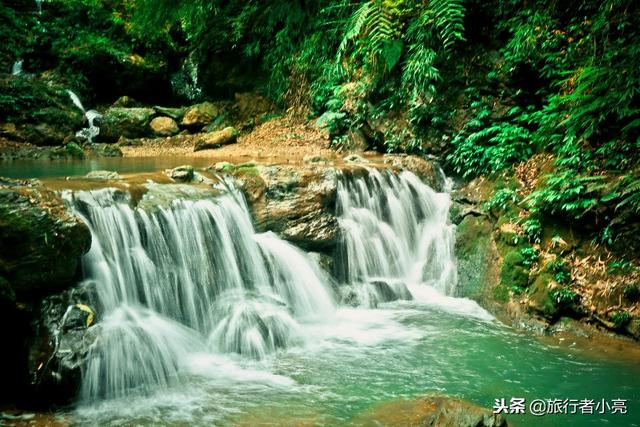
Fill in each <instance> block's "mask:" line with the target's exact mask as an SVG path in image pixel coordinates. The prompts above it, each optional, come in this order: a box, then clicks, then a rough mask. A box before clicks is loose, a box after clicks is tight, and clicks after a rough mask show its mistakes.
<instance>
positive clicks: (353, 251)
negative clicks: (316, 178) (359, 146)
mask: <svg viewBox="0 0 640 427" xmlns="http://www.w3.org/2000/svg"><path fill="white" fill-rule="evenodd" d="M450 204H451V200H450V197H449V195H448V194H447V193H437V192H435V191H434V190H433V189H431V188H430V187H429V186H427V185H425V184H424V183H422V181H420V179H419V178H418V177H417V176H415V175H414V174H412V173H410V172H406V171H405V172H402V173H400V174H395V173H392V172H390V171H384V172H380V171H378V170H375V169H370V170H368V173H367V174H364V175H359V176H356V175H352V174H349V173H343V175H342V177H341V179H340V182H339V184H338V196H337V211H338V214H339V222H340V225H341V227H342V229H343V234H342V239H341V242H340V246H339V249H338V256H337V257H336V259H335V263H336V266H337V269H336V270H337V275H338V277H339V279H340V280H341V281H342V282H343V283H346V284H351V285H355V288H356V290H357V292H358V294H359V299H360V303H362V304H364V305H369V306H373V305H375V304H376V302H384V301H388V300H389V299H397V298H400V299H405V298H407V297H410V294H409V295H408V291H407V288H406V285H412V284H426V285H430V286H432V287H433V288H435V289H436V290H438V291H439V292H441V293H442V294H445V295H452V294H453V291H454V289H455V285H456V275H457V272H456V265H455V257H454V243H455V226H454V225H453V224H451V223H450V222H449V220H448V216H449V206H450Z"/></svg>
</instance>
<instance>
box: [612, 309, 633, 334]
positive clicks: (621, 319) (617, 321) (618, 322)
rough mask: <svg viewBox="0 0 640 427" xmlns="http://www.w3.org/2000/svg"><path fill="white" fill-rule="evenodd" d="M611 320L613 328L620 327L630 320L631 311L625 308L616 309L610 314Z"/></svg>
mask: <svg viewBox="0 0 640 427" xmlns="http://www.w3.org/2000/svg"><path fill="white" fill-rule="evenodd" d="M611 321H612V322H613V327H614V328H616V329H622V328H624V327H625V326H627V325H628V324H629V322H630V321H631V313H629V312H628V311H625V310H620V311H616V312H615V313H613V314H612V315H611Z"/></svg>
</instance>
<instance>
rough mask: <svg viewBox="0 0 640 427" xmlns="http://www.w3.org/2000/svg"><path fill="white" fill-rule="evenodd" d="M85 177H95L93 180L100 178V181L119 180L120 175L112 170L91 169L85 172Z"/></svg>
mask: <svg viewBox="0 0 640 427" xmlns="http://www.w3.org/2000/svg"><path fill="white" fill-rule="evenodd" d="M84 177H85V178H87V179H95V180H102V181H108V180H112V181H114V180H120V179H122V178H121V177H120V175H118V172H114V171H91V172H89V173H88V174H86V175H85V176H84Z"/></svg>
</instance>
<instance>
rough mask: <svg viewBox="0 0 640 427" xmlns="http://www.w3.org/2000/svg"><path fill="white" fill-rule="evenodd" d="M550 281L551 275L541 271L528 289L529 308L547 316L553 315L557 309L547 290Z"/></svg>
mask: <svg viewBox="0 0 640 427" xmlns="http://www.w3.org/2000/svg"><path fill="white" fill-rule="evenodd" d="M551 282H553V276H551V275H550V274H549V273H541V274H539V275H538V277H536V279H535V280H534V281H533V284H532V285H531V287H530V289H529V308H530V309H532V310H533V311H535V312H537V313H539V314H541V315H542V316H544V317H547V318H553V317H555V316H556V315H557V314H558V311H559V310H558V307H557V306H556V304H555V303H554V301H553V299H552V298H551V295H550V292H549V284H550V283H551Z"/></svg>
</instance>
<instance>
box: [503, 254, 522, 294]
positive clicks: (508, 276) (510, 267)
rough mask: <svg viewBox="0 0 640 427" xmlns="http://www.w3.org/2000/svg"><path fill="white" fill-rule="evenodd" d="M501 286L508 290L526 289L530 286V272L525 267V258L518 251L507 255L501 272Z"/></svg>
mask: <svg viewBox="0 0 640 427" xmlns="http://www.w3.org/2000/svg"><path fill="white" fill-rule="evenodd" d="M500 284H501V285H503V286H505V287H507V289H511V290H518V289H526V288H527V286H528V285H529V270H528V269H527V268H526V267H525V266H524V257H523V256H522V254H521V253H520V252H518V251H511V252H509V253H507V255H505V257H504V260H503V263H502V269H501V270H500Z"/></svg>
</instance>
